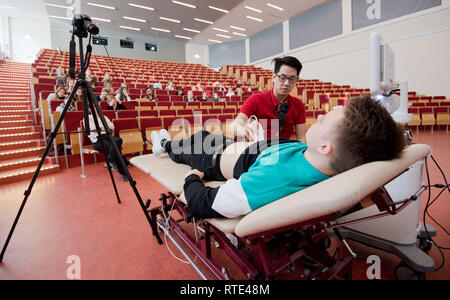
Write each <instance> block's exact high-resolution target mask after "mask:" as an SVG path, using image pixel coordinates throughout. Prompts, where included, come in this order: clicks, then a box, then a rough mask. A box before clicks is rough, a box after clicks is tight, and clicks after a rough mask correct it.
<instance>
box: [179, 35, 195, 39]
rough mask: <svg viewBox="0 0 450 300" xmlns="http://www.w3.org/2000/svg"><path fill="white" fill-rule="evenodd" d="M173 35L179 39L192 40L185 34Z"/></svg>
mask: <svg viewBox="0 0 450 300" xmlns="http://www.w3.org/2000/svg"><path fill="white" fill-rule="evenodd" d="M175 37H176V38H179V39H185V40H192V38H190V37H187V36H182V35H175Z"/></svg>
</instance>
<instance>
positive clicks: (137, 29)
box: [119, 26, 141, 31]
mask: <svg viewBox="0 0 450 300" xmlns="http://www.w3.org/2000/svg"><path fill="white" fill-rule="evenodd" d="M119 27H120V28H123V29H129V30H134V31H141V29H140V28H135V27H131V26H119Z"/></svg>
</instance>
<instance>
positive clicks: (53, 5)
mask: <svg viewBox="0 0 450 300" xmlns="http://www.w3.org/2000/svg"><path fill="white" fill-rule="evenodd" d="M44 5H46V6H52V7H58V8H64V9H71V10H74V9H75V8H73V7H70V6H63V5H57V4H51V3H44Z"/></svg>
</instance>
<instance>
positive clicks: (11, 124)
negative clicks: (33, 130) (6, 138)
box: [0, 120, 33, 130]
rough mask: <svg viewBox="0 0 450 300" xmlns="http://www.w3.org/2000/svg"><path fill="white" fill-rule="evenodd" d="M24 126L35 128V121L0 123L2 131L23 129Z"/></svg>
mask: <svg viewBox="0 0 450 300" xmlns="http://www.w3.org/2000/svg"><path fill="white" fill-rule="evenodd" d="M22 126H33V121H32V120H17V121H0V130H1V128H9V127H22Z"/></svg>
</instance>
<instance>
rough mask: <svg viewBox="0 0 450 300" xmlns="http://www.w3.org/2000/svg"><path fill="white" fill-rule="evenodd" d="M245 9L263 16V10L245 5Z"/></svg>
mask: <svg viewBox="0 0 450 300" xmlns="http://www.w3.org/2000/svg"><path fill="white" fill-rule="evenodd" d="M244 7H245V8H246V9H248V10H252V11H254V12H257V13H259V14H262V13H263V12H262V10H259V9H256V8H253V7H251V6H248V5H244Z"/></svg>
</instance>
